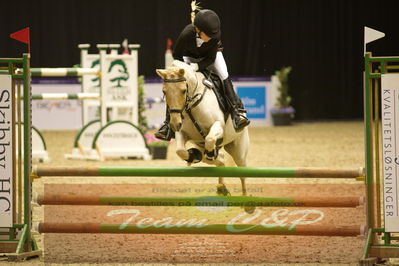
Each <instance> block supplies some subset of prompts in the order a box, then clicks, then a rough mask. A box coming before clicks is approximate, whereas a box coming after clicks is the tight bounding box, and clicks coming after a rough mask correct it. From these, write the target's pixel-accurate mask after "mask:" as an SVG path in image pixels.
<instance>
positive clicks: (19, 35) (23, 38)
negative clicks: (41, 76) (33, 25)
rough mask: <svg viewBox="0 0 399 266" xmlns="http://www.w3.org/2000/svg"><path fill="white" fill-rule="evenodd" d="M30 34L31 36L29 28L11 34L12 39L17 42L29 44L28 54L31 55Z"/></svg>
mask: <svg viewBox="0 0 399 266" xmlns="http://www.w3.org/2000/svg"><path fill="white" fill-rule="evenodd" d="M29 34H30V33H29V27H27V28H25V29H23V30H20V31H17V32H14V33H13V34H10V37H11V38H13V39H15V40H17V41H20V42H23V43H26V44H28V52H29V53H30V39H29Z"/></svg>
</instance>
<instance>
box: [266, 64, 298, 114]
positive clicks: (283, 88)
mask: <svg viewBox="0 0 399 266" xmlns="http://www.w3.org/2000/svg"><path fill="white" fill-rule="evenodd" d="M291 70H292V68H291V67H282V68H281V69H280V70H277V71H276V72H275V76H276V77H277V79H278V81H279V83H280V84H279V86H278V87H277V91H278V92H279V95H278V97H277V102H276V105H275V107H273V108H272V109H271V110H270V112H271V113H274V114H276V113H286V114H287V113H288V114H292V116H293V114H294V113H295V110H294V108H293V107H292V106H291V105H290V104H291V100H292V99H291V96H290V95H289V94H288V88H289V86H288V74H289V73H290V72H291Z"/></svg>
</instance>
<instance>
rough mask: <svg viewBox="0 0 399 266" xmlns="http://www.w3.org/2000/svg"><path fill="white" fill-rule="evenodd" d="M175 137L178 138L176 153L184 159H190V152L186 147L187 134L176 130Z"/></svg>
mask: <svg viewBox="0 0 399 266" xmlns="http://www.w3.org/2000/svg"><path fill="white" fill-rule="evenodd" d="M175 138H176V154H177V155H178V156H179V157H180V158H181V159H182V160H188V158H189V156H190V155H189V153H188V151H187V150H186V148H185V144H186V138H185V136H184V135H183V134H182V133H180V132H176V133H175Z"/></svg>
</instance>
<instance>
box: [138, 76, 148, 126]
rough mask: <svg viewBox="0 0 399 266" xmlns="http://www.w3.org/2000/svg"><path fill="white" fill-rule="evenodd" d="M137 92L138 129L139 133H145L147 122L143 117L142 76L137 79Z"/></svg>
mask: <svg viewBox="0 0 399 266" xmlns="http://www.w3.org/2000/svg"><path fill="white" fill-rule="evenodd" d="M137 90H138V91H137V92H138V98H139V99H138V100H139V106H138V109H139V124H138V128H139V129H140V130H141V132H146V131H147V130H148V122H147V117H145V116H144V111H145V104H146V103H145V99H144V76H142V75H141V76H139V77H138V86H137Z"/></svg>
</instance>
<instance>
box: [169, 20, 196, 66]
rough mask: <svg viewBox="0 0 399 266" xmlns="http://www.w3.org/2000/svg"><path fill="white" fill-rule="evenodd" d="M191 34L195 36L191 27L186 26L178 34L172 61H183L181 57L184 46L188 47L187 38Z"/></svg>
mask: <svg viewBox="0 0 399 266" xmlns="http://www.w3.org/2000/svg"><path fill="white" fill-rule="evenodd" d="M193 34H194V36H195V32H193V26H192V25H187V26H186V27H185V28H184V29H183V31H182V32H181V33H180V35H179V37H178V38H177V40H176V43H175V47H174V49H173V59H175V60H180V61H183V56H184V52H185V50H186V46H187V45H188V41H189V37H190V35H193Z"/></svg>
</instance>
